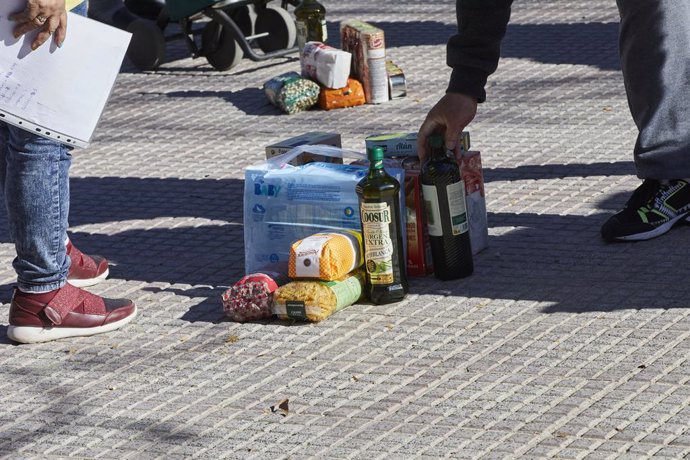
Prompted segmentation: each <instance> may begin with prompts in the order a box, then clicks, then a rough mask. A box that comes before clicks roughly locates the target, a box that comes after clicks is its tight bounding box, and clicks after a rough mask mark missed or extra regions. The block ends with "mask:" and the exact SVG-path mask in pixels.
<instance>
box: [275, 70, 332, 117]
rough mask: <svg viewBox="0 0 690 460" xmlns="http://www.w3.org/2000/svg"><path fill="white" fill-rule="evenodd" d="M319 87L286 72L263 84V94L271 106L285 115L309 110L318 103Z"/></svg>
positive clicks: (295, 73) (306, 79)
mask: <svg viewBox="0 0 690 460" xmlns="http://www.w3.org/2000/svg"><path fill="white" fill-rule="evenodd" d="M320 91H321V87H320V86H319V85H318V84H317V83H314V82H313V81H311V80H309V79H308V78H303V77H302V76H300V74H298V73H297V72H288V73H284V74H282V75H279V76H277V77H274V78H272V79H270V80H269V81H267V82H266V83H264V93H265V94H266V97H267V98H268V100H269V101H270V102H271V104H273V105H275V106H276V107H278V108H280V109H281V110H282V111H283V112H285V113H287V114H294V113H297V112H301V111H304V110H307V109H310V108H311V107H313V106H314V105H316V103H317V102H318V101H319V92H320Z"/></svg>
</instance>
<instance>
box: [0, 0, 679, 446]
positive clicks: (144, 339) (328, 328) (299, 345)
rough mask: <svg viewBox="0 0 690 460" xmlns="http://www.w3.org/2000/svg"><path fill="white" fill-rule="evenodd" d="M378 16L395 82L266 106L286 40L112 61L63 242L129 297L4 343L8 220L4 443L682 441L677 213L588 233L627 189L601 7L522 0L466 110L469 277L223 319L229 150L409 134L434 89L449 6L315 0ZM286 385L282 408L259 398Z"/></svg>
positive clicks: (406, 0) (234, 172)
mask: <svg viewBox="0 0 690 460" xmlns="http://www.w3.org/2000/svg"><path fill="white" fill-rule="evenodd" d="M325 3H326V5H327V6H328V19H329V33H330V35H331V36H332V37H334V43H335V44H337V43H338V38H337V35H338V32H337V31H338V24H339V22H340V21H342V20H345V19H350V18H359V19H363V20H366V21H370V22H373V23H375V24H377V25H379V26H380V27H382V28H383V29H384V30H385V33H386V40H387V45H388V54H389V56H390V57H391V58H393V60H394V61H395V62H396V63H398V64H399V65H400V66H401V67H402V68H403V70H404V71H405V73H406V75H407V79H408V88H409V95H408V97H407V98H405V99H400V100H395V101H392V102H389V103H387V104H382V105H378V106H371V105H369V106H363V107H358V108H353V109H342V110H334V111H330V112H323V111H318V110H315V111H309V112H305V113H300V114H297V115H292V116H288V115H282V114H280V113H279V112H278V111H277V110H276V109H275V108H273V107H272V106H270V105H269V104H268V103H267V101H266V100H265V98H264V96H263V94H262V91H261V85H262V84H263V82H264V81H266V80H268V79H269V78H271V77H273V76H275V75H278V74H280V73H282V72H286V71H289V70H296V69H297V68H298V67H299V63H298V61H297V60H296V57H295V56H292V57H290V58H288V59H285V58H281V59H275V60H271V61H266V62H260V63H257V62H252V61H249V60H246V59H245V60H243V61H242V63H241V64H240V65H239V66H238V67H236V68H233V69H232V70H230V71H228V72H218V71H215V70H213V69H212V68H211V67H210V66H209V65H208V64H207V63H206V61H204V60H203V58H199V59H192V58H190V57H189V55H188V54H187V53H186V52H185V49H184V47H183V46H182V44H181V43H179V42H172V43H169V44H168V49H167V50H168V57H167V60H166V63H165V64H164V65H163V66H162V67H161V68H160V69H159V70H158V71H156V72H138V71H136V69H134V68H133V67H132V66H131V65H130V64H128V63H125V65H124V67H123V70H122V73H121V75H120V77H119V79H118V81H117V84H116V86H115V89H114V92H113V95H112V98H111V100H110V103H109V105H108V107H107V109H106V111H105V113H104V115H103V118H102V120H101V123H100V125H99V127H98V130H97V134H96V136H95V138H94V142H93V144H92V146H91V147H90V148H89V149H88V150H83V151H82V150H79V151H75V152H74V162H73V166H72V182H71V184H72V205H71V221H70V222H71V235H72V239H73V241H74V242H75V244H77V245H78V246H79V247H80V248H82V249H83V250H84V251H85V252H91V253H100V254H104V255H106V256H108V257H109V259H110V260H111V261H112V267H111V276H110V279H109V280H108V281H107V282H105V283H103V284H101V285H99V286H96V287H94V288H92V289H91V290H92V291H93V292H96V293H98V294H101V295H104V296H110V297H129V298H132V299H133V300H134V301H135V302H136V303H137V305H138V307H139V315H138V317H137V318H136V319H135V320H134V321H133V322H132V323H131V324H130V325H128V326H127V327H125V328H124V329H122V330H120V331H117V332H114V333H111V334H105V335H101V336H95V337H89V338H79V339H66V340H60V341H56V342H52V343H45V344H38V345H31V346H17V345H15V344H13V343H12V342H11V341H10V340H9V339H7V337H6V325H7V315H8V302H9V298H10V295H11V289H12V286H13V283H14V279H15V275H14V272H13V270H12V268H11V261H12V259H13V257H14V253H13V247H12V245H11V244H10V243H9V240H8V236H7V223H6V217H4V216H3V217H2V218H0V235H1V236H0V260H1V261H2V263H1V264H0V299H1V300H2V302H3V305H2V306H1V307H0V458H3V459H4V458H9V459H14V458H64V457H76V458H117V459H124V458H129V459H148V458H164V459H175V458H209V459H216V458H254V459H262V458H353V459H354V458H357V459H358V458H366V459H370V458H380V459H384V458H385V459H388V458H401V459H407V458H441V457H453V458H518V457H521V458H595V459H599V458H601V459H603V458H648V457H651V456H655V457H659V458H683V457H687V456H688V454H689V453H690V385H688V381H689V380H690V363H689V362H688V359H689V358H690V319H689V318H688V314H689V313H690V310H689V309H688V308H686V307H688V304H689V301H688V293H689V291H690V288H689V287H688V283H687V270H686V269H685V268H684V267H685V266H686V263H687V261H688V256H689V254H690V249H689V248H690V227H679V228H675V229H673V230H672V231H671V232H670V233H669V234H667V235H665V236H662V237H660V238H657V239H655V240H652V241H648V242H645V243H635V244H606V243H604V242H603V241H602V240H601V238H600V236H599V227H600V225H601V224H602V222H603V221H604V220H605V219H606V217H607V216H608V215H610V214H611V213H612V212H615V211H616V210H618V209H619V208H620V207H621V206H622V205H623V203H624V202H625V201H626V199H627V197H628V195H629V194H630V192H631V191H632V190H634V189H635V188H636V187H637V185H638V184H639V180H638V179H637V178H636V177H635V169H634V166H633V164H632V154H631V150H632V146H633V144H634V142H635V136H636V131H635V126H634V124H633V123H632V121H631V119H630V116H629V112H628V109H627V103H626V98H625V93H624V87H623V81H622V78H621V74H620V65H619V61H618V58H617V41H616V40H617V28H618V23H617V21H618V17H617V11H616V6H615V2H613V1H604V0H581V1H577V2H575V1H564V0H539V1H537V0H523V1H519V2H516V5H515V8H514V12H513V19H512V22H511V26H510V27H509V30H508V34H507V37H506V40H505V42H504V46H503V49H502V55H503V58H502V61H501V65H500V68H499V70H498V71H497V72H496V74H495V75H494V76H493V77H492V78H491V80H490V83H489V86H488V95H489V96H488V101H487V102H486V103H485V104H483V105H482V106H481V107H480V112H479V114H478V116H477V119H476V120H475V122H474V123H473V124H472V125H471V128H470V129H471V133H472V141H473V146H474V148H476V149H478V150H481V152H482V157H483V163H484V176H485V181H486V197H487V207H488V218H489V227H490V228H489V234H490V241H489V245H490V246H489V248H488V249H486V250H485V251H483V252H482V253H480V254H479V255H478V256H476V258H475V272H474V274H473V275H472V276H471V277H470V278H467V279H464V280H461V281H455V282H440V281H437V280H435V279H434V278H433V277H426V278H415V279H412V280H411V293H410V294H409V295H408V297H407V298H406V299H405V300H404V301H402V302H400V303H397V304H393V305H386V306H375V305H371V304H366V303H362V304H358V305H354V306H352V307H350V308H348V309H346V310H343V311H341V312H339V313H338V314H336V315H334V316H332V317H331V318H329V319H327V320H326V321H323V322H322V323H318V324H305V325H302V324H297V323H295V324H291V323H288V322H283V321H278V320H275V321H264V322H257V323H249V324H239V323H233V322H230V321H228V320H226V319H225V318H224V316H223V311H222V307H221V303H220V296H221V294H222V292H223V291H224V290H225V289H226V288H227V287H228V286H229V285H230V284H232V283H233V282H234V281H236V280H237V279H238V278H239V277H240V276H241V275H243V270H242V267H243V260H244V259H243V257H244V256H243V224H242V206H241V203H242V193H243V177H244V176H243V171H244V168H245V167H246V166H248V165H251V164H255V163H258V162H260V161H261V159H262V158H263V155H264V146H265V145H267V144H269V143H272V142H274V141H278V140H281V139H285V138H288V137H291V136H294V135H298V134H301V133H303V132H306V131H313V130H327V131H336V132H340V133H341V134H342V136H343V144H344V146H345V147H347V148H351V149H357V150H362V149H363V146H364V137H365V136H366V135H369V134H372V133H381V132H399V131H416V130H417V128H418V127H419V125H420V124H421V122H422V120H423V118H424V116H425V114H426V112H427V110H428V109H429V108H430V107H431V106H432V105H433V103H434V102H435V101H436V100H437V99H438V98H439V97H440V96H441V94H442V93H443V91H444V89H445V85H446V83H447V78H448V76H449V70H448V68H447V67H446V66H445V46H444V45H445V42H446V40H447V38H448V37H449V36H450V35H451V34H452V33H453V30H454V24H455V18H454V15H453V11H454V2H452V1H448V0H443V1H435V2H422V1H419V0H416V1H412V0H396V1H394V0H380V1H377V2H369V1H363V0H352V1H348V2H325ZM285 399H288V400H289V411H288V412H287V414H286V413H285V412H284V411H280V410H272V409H271V407H274V408H275V406H276V405H278V404H279V403H280V402H281V401H283V400H285Z"/></svg>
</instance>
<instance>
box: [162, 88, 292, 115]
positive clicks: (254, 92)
mask: <svg viewBox="0 0 690 460" xmlns="http://www.w3.org/2000/svg"><path fill="white" fill-rule="evenodd" d="M165 95H166V96H167V97H171V98H219V99H224V100H225V101H227V102H229V103H231V104H232V105H234V106H235V107H237V108H238V109H239V110H241V111H243V112H244V113H246V114H247V115H269V116H276V115H282V114H283V113H282V112H281V111H280V110H279V109H278V108H277V107H275V106H273V105H271V104H270V103H269V102H268V100H267V99H266V96H265V94H264V92H263V90H262V89H260V88H244V89H241V90H239V91H193V90H192V91H172V92H169V93H165ZM256 101H264V103H263V105H259V104H257V103H256Z"/></svg>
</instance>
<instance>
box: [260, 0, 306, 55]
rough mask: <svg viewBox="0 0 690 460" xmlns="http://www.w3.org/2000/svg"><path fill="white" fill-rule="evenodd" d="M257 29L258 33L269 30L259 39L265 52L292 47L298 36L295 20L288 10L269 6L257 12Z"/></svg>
mask: <svg viewBox="0 0 690 460" xmlns="http://www.w3.org/2000/svg"><path fill="white" fill-rule="evenodd" d="M255 30H256V33H257V34H260V33H264V32H268V35H267V36H266V37H261V38H259V39H257V41H258V42H259V48H261V51H263V52H264V53H270V52H271V51H278V50H284V49H287V48H292V47H293V46H294V45H295V39H296V38H297V27H296V26H295V21H294V20H293V19H292V16H290V13H288V12H287V11H286V10H284V9H282V8H276V7H273V6H267V7H266V8H264V9H263V10H261V11H259V12H258V13H257V17H256V26H255Z"/></svg>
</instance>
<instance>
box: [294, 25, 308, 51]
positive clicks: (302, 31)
mask: <svg viewBox="0 0 690 460" xmlns="http://www.w3.org/2000/svg"><path fill="white" fill-rule="evenodd" d="M295 25H296V26H297V47H298V48H299V50H300V52H301V51H302V50H303V49H304V45H305V44H306V43H307V41H308V40H307V33H308V28H307V23H306V21H296V22H295Z"/></svg>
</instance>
